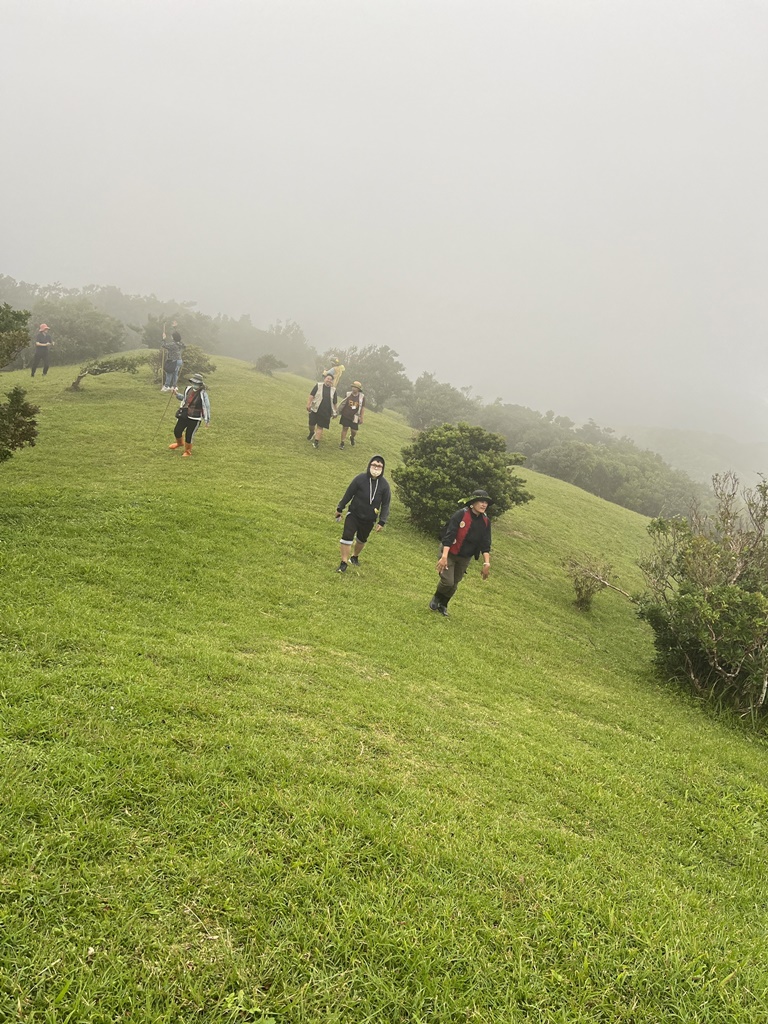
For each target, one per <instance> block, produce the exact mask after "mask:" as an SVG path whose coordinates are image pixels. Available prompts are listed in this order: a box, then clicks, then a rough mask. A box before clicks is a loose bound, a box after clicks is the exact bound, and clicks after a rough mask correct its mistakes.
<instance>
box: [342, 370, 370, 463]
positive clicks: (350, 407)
mask: <svg viewBox="0 0 768 1024" xmlns="http://www.w3.org/2000/svg"><path fill="white" fill-rule="evenodd" d="M362 386H363V385H362V384H361V383H360V381H359V380H356V381H353V383H352V390H351V391H348V392H347V393H346V395H345V396H344V398H342V400H341V401H340V402H339V408H338V413H339V417H340V420H339V422H340V423H341V441H340V442H339V448H341V450H342V451H343V450H344V448H345V447H346V446H345V444H344V442H345V441H346V439H347V431H351V433H350V436H349V443H350V444H351V445H352V447H353V448H354V447H355V439H356V437H357V431H358V429H359V427H360V424H361V423H362V422H363V410H364V408H365V395H364V394H363V392H362V390H361V389H362Z"/></svg>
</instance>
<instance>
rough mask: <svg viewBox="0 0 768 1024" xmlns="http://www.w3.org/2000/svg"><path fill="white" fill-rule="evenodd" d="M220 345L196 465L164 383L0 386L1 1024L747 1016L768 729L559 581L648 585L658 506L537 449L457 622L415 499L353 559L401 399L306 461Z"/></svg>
mask: <svg viewBox="0 0 768 1024" xmlns="http://www.w3.org/2000/svg"><path fill="white" fill-rule="evenodd" d="M217 362H218V363H219V364H220V368H219V370H218V372H217V373H216V374H215V375H213V376H212V378H211V402H212V407H213V423H212V426H211V429H210V430H209V431H207V432H203V431H201V432H200V436H199V437H198V442H197V444H196V445H195V451H194V455H193V457H192V458H191V459H182V458H181V457H180V456H179V455H178V454H177V453H174V452H170V451H168V450H167V447H166V446H167V444H168V443H169V441H170V439H171V438H170V432H171V423H172V418H171V413H172V410H169V411H168V413H167V414H166V416H165V420H164V422H163V424H162V425H161V427H160V430H159V433H158V434H157V436H156V437H154V436H153V435H154V432H155V430H156V427H157V424H158V421H159V419H160V416H161V413H162V411H163V408H164V407H165V404H166V396H164V395H161V394H160V393H159V391H157V390H156V389H153V388H152V387H151V386H150V384H149V382H148V380H147V378H146V377H141V376H139V377H136V378H132V377H128V376H118V375H110V376H104V377H101V378H97V379H89V380H87V381H86V382H85V385H84V388H83V392H82V393H81V394H79V395H73V394H70V393H67V392H66V391H64V386H65V385H66V384H67V383H69V381H70V380H71V379H72V376H73V374H72V373H71V372H70V371H69V370H65V369H61V368H54V369H53V370H52V371H51V373H50V375H49V376H48V378H45V379H40V378H39V377H38V378H35V379H34V380H29V379H28V377H26V376H23V375H21V374H8V375H5V377H4V378H3V381H4V383H5V384H6V389H7V387H10V386H12V384H14V383H16V382H19V383H22V384H23V385H24V386H25V387H27V388H28V389H29V393H30V397H31V398H32V399H33V400H34V401H36V402H38V403H39V404H40V406H41V409H42V413H41V415H40V441H39V444H38V446H37V447H36V448H35V449H34V450H30V451H24V452H21V453H19V454H17V455H16V456H15V457H14V459H13V460H12V461H11V462H9V463H7V464H5V465H4V466H2V467H0V487H1V488H2V494H3V500H2V504H1V505H0V524H1V526H2V534H1V535H0V538H1V540H2V544H1V545H0V558H1V559H2V579H3V587H2V590H1V591H0V594H1V596H0V658H1V659H2V660H1V661H0V698H1V702H0V708H2V733H1V736H2V739H1V740H0V742H1V744H2V746H1V747H0V752H1V753H2V759H1V763H2V772H3V782H4V789H3V795H4V799H3V802H2V808H1V809H0V825H1V828H0V893H2V900H0V913H2V919H1V921H0V924H1V925H2V927H1V928H0V998H1V999H2V1003H0V1019H7V1020H11V1019H13V1020H21V1021H46V1022H49V1021H50V1022H59V1021H61V1022H64V1021H78V1022H89V1024H90V1022H105V1024H106V1022H112V1021H117V1020H134V1021H135V1020H140V1021H143V1022H144V1021H146V1022H152V1024H155V1022H157V1024H159V1022H188V1021H206V1022H208V1021H210V1022H229V1021H232V1022H239V1021H248V1022H268V1021H274V1022H278V1024H289V1022H290V1024H297V1022H315V1021H317V1022H321V1021H322V1022H324V1024H325V1022H332V1024H342V1022H343V1024H349V1022H355V1024H358V1022H359V1024H362V1022H364V1021H370V1022H374V1021H375V1022H423V1024H427V1022H429V1024H432V1022H459V1021H462V1022H465V1021H482V1022H488V1021H498V1022H505V1024H506V1022H515V1021H536V1022H542V1024H550V1022H551V1024H566V1022H568V1024H571V1022H606V1024H607V1022H617V1021H618V1022H627V1024H630V1022H631V1024H641V1022H647V1024H651V1022H653V1024H658V1022H659V1021H681V1022H683V1021H684V1022H704V1021H706V1022H708V1024H712V1022H722V1024H726V1022H727V1024H734V1022H737V1024H741V1022H745V1024H746V1022H754V1024H757V1022H760V1024H763V1022H764V1020H765V1005H766V1004H768V976H767V975H766V972H765V969H764V967H763V966H762V947H763V945H764V941H765V937H766V928H767V925H768V919H767V915H766V909H765V896H764V891H765V885H764V857H765V852H764V851H765V845H766V838H768V837H767V836H766V812H767V811H768V790H766V786H765V760H766V747H765V744H764V743H763V742H761V741H759V740H757V739H755V738H754V737H751V736H749V735H747V734H741V733H740V732H739V731H738V730H736V729H734V728H733V727H732V726H729V725H727V724H726V723H722V722H718V721H717V720H715V719H713V718H711V717H709V716H708V715H707V714H705V713H704V712H703V711H702V710H701V709H700V708H698V707H697V706H696V705H695V704H694V703H693V702H692V701H687V700H685V699H683V698H681V697H680V696H679V695H678V694H677V693H675V692H672V691H670V690H668V689H667V688H666V687H664V686H663V685H661V684H660V683H659V682H658V681H657V680H656V679H655V678H654V676H653V672H652V663H651V659H652V647H651V640H650V633H649V631H648V630H647V629H646V627H645V626H643V625H642V624H640V623H639V622H638V621H637V620H636V619H635V617H634V615H633V613H632V610H631V608H630V607H629V606H628V605H627V604H626V603H624V602H623V601H622V599H620V598H619V597H618V596H616V595H614V594H610V593H607V594H603V595H600V596H599V597H598V598H597V600H596V602H595V608H594V612H593V613H592V614H590V615H589V616H584V615H580V614H579V613H578V612H577V611H576V610H575V608H574V607H573V603H572V600H573V594H572V592H571V590H570V586H569V584H568V582H567V581H566V580H565V578H564V577H563V575H562V572H561V570H560V568H559V564H560V562H561V560H562V559H563V557H565V556H566V555H568V554H570V553H572V552H578V551H581V550H585V549H587V550H595V547H596V545H597V544H598V543H599V549H600V551H601V552H603V553H605V554H606V555H607V556H608V557H609V559H610V560H612V561H613V562H614V564H615V565H616V566H617V567H618V568H619V569H620V571H621V573H622V576H623V580H624V582H625V584H626V585H628V586H629V587H632V586H633V585H635V584H636V583H637V582H638V580H637V578H636V577H633V575H632V574H633V572H634V570H633V562H634V559H635V557H636V555H637V553H638V551H639V550H640V548H641V546H642V545H643V543H644V521H643V520H642V519H641V518H640V517H639V516H637V515H635V514H633V513H630V512H627V511H625V510H623V509H620V508H618V507H615V506H611V505H608V504H606V503H604V502H601V501H600V500H599V499H597V498H593V497H592V496H590V495H588V494H586V493H584V492H582V491H579V490H577V489H575V488H571V487H569V486H568V485H566V484H563V483H560V482H559V481H556V480H552V479H549V478H547V477H540V476H538V475H536V474H535V473H532V472H524V473H523V476H525V477H526V479H527V481H528V489H529V490H531V491H532V492H533V493H534V494H535V501H533V502H532V503H531V504H529V505H528V506H526V507H524V508H522V509H519V510H515V511H513V512H511V513H509V514H507V516H505V517H504V518H503V519H502V520H501V522H500V523H499V524H498V526H497V527H496V528H495V534H494V552H493V560H492V573H491V578H490V579H489V581H488V582H487V583H482V581H481V579H480V575H479V571H478V570H477V569H475V570H473V571H472V573H471V575H470V576H469V577H468V578H467V580H466V581H465V582H464V583H463V584H462V586H461V588H460V590H459V593H458V594H457V596H456V598H455V600H454V601H453V602H452V604H451V618H450V619H448V620H445V619H443V618H441V617H440V616H438V615H435V614H434V613H431V612H430V611H429V610H428V608H427V602H428V599H429V597H430V595H431V593H432V591H433V589H434V583H435V578H436V577H435V573H434V563H435V560H436V555H437V550H436V547H437V545H436V543H435V542H432V541H430V540H429V539H425V538H423V537H421V536H419V535H417V534H416V533H414V532H413V531H412V530H411V529H410V527H409V526H408V525H407V523H406V520H405V517H404V515H403V511H402V509H401V508H400V507H398V505H397V503H396V502H395V504H394V510H393V515H392V517H391V520H390V525H389V526H388V527H387V529H386V530H385V531H383V532H382V533H381V534H378V535H374V537H373V538H372V540H371V542H370V544H369V545H368V547H367V548H366V550H365V552H364V555H363V564H362V565H361V567H360V569H359V570H356V571H355V570H353V569H350V571H349V572H348V573H347V574H346V575H345V576H340V575H338V574H335V573H334V571H333V570H334V568H335V566H336V565H337V563H338V538H339V533H340V530H339V527H338V525H337V524H336V523H335V522H334V519H333V511H334V508H335V505H336V503H337V501H338V500H339V498H340V496H341V494H342V493H343V490H344V487H345V486H346V484H347V483H348V481H349V479H350V478H351V476H352V475H353V474H354V473H356V472H359V471H360V470H362V469H363V468H364V467H365V465H366V463H367V461H368V458H369V457H370V455H371V454H373V453H374V452H382V453H383V454H384V455H385V457H386V458H387V460H388V471H390V470H391V468H392V466H393V464H394V463H395V462H396V460H397V457H398V453H399V450H400V448H401V446H402V444H403V443H404V442H405V441H406V440H407V438H408V437H409V434H410V432H409V430H408V429H407V428H406V427H405V426H404V425H403V424H402V422H400V421H399V420H398V419H397V418H396V417H391V416H388V415H387V414H383V415H380V416H376V415H369V416H368V417H367V419H366V423H365V425H364V427H363V429H362V430H361V432H360V443H359V444H358V447H357V448H356V449H355V450H353V451H352V450H349V449H347V451H345V452H341V451H339V450H338V448H337V442H338V428H337V427H336V428H335V429H334V430H332V432H331V437H332V439H333V440H332V442H331V443H329V444H326V446H325V447H324V448H321V449H320V450H319V451H314V450H313V449H312V447H311V446H310V445H308V444H307V442H306V440H305V438H306V416H305V414H304V411H303V410H304V401H305V398H306V393H307V391H308V386H307V382H305V381H300V380H298V379H297V378H292V377H288V376H280V377H278V378H275V379H270V378H266V377H261V376H258V375H256V374H255V373H253V372H252V371H250V370H248V369H247V368H245V367H244V366H243V364H238V363H236V362H235V361H232V360H224V359H221V360H219V359H217ZM449 511H450V510H446V513H448V512H449Z"/></svg>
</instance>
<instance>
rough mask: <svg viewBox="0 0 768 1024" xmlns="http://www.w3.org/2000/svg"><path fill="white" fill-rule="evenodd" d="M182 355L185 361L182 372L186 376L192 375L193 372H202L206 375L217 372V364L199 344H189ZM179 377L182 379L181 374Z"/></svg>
mask: <svg viewBox="0 0 768 1024" xmlns="http://www.w3.org/2000/svg"><path fill="white" fill-rule="evenodd" d="M182 357H183V359H184V362H183V363H182V365H181V371H180V374H183V375H184V377H191V376H192V374H193V373H200V374H202V375H203V377H205V376H206V374H211V373H215V372H216V364H215V363H214V362H212V361H211V357H210V356H209V355H206V353H205V352H203V350H202V349H201V348H198V347H197V345H187V347H186V348H185V349H184V352H183V353H182ZM179 379H181V376H180V377H179Z"/></svg>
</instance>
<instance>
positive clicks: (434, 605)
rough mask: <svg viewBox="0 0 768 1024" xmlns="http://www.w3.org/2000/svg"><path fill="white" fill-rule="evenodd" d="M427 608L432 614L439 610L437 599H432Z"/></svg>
mask: <svg viewBox="0 0 768 1024" xmlns="http://www.w3.org/2000/svg"><path fill="white" fill-rule="evenodd" d="M429 607H430V610H431V611H433V612H436V611H438V610H439V608H440V605H439V604H438V603H437V598H436V597H433V598H432V600H431V601H430V602H429Z"/></svg>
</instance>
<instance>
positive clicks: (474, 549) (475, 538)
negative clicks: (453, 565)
mask: <svg viewBox="0 0 768 1024" xmlns="http://www.w3.org/2000/svg"><path fill="white" fill-rule="evenodd" d="M466 516H469V517H470V520H471V523H470V527H469V529H468V530H467V533H466V534H465V536H464V543H463V544H462V545H461V548H460V550H459V554H458V557H459V558H472V557H473V556H474V557H475V558H479V557H480V555H481V553H482V554H485V553H486V552H488V551H490V550H491V524H490V521H489V522H488V525H487V526H486V525H485V516H476V515H475V514H474V512H473V511H472V510H471V509H470V508H467V507H464V508H460V509H459V511H458V512H454V513H453V515H452V516H451V518H450V519H449V520H448V522H447V523H446V524H445V528H444V529H443V535H442V537H441V538H440V539H441V541H442V543H443V547H448V548H449V547H450V546H451V544H453V542H454V541H455V540H456V534H457V533H458V532H459V525H460V523H461V521H462V519H464V520H465V522H466V519H465V517H466Z"/></svg>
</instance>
